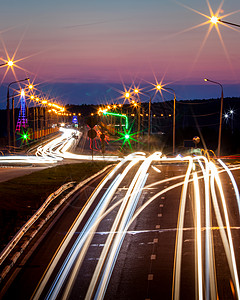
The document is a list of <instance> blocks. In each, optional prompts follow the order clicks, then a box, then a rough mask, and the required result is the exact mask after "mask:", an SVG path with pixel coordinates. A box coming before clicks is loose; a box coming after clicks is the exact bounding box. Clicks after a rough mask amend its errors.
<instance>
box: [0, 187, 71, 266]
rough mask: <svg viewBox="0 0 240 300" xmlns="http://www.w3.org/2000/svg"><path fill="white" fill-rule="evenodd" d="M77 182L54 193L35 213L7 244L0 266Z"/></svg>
mask: <svg viewBox="0 0 240 300" xmlns="http://www.w3.org/2000/svg"><path fill="white" fill-rule="evenodd" d="M74 183H75V182H68V183H66V184H64V185H62V186H61V187H60V188H59V189H58V190H57V191H55V192H54V193H52V194H51V195H50V196H48V198H47V199H46V201H45V202H44V203H43V205H42V206H41V207H40V208H39V209H38V210H37V211H36V212H35V214H34V215H33V216H32V217H31V218H30V219H29V220H28V221H27V223H25V225H24V226H23V227H22V228H21V229H20V230H19V231H18V232H17V233H16V235H15V236H14V237H13V238H12V240H11V241H10V242H9V243H8V244H7V246H6V247H5V248H4V249H3V251H2V252H1V253H0V265H1V264H2V263H3V262H4V260H5V259H6V257H7V256H8V255H9V253H10V252H11V251H12V249H13V248H14V247H15V246H16V245H17V243H18V242H19V240H20V239H21V238H22V236H23V235H24V234H25V233H26V231H27V230H28V229H29V228H30V227H31V226H32V225H33V224H34V223H35V222H36V221H37V219H38V218H39V217H40V216H41V215H42V214H43V212H44V211H45V209H46V208H47V207H48V206H49V204H50V203H51V202H52V201H53V200H54V199H55V198H57V197H58V196H59V195H60V194H61V193H62V192H64V191H65V190H67V189H69V188H70V187H72V186H73V185H74Z"/></svg>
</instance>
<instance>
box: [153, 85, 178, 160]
mask: <svg viewBox="0 0 240 300" xmlns="http://www.w3.org/2000/svg"><path fill="white" fill-rule="evenodd" d="M156 89H157V90H159V91H160V90H161V89H164V90H168V91H171V92H173V95H174V99H173V154H174V153H175V132H176V130H175V128H176V93H175V91H174V89H172V88H167V87H165V86H164V88H163V87H162V86H161V85H160V84H158V85H157V86H156Z"/></svg>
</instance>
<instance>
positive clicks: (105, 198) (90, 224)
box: [33, 153, 143, 299]
mask: <svg viewBox="0 0 240 300" xmlns="http://www.w3.org/2000/svg"><path fill="white" fill-rule="evenodd" d="M134 158H135V160H133V159H134ZM141 159H143V157H142V155H141V153H137V154H136V155H135V154H130V155H129V156H127V157H126V158H125V159H123V160H122V161H121V162H120V163H118V165H117V166H116V167H115V168H114V169H113V170H112V171H111V172H110V173H109V174H108V175H107V176H106V178H105V179H104V180H103V181H102V182H101V183H100V185H99V186H98V187H97V188H96V189H95V191H94V193H93V194H92V195H91V197H90V198H89V200H88V202H87V203H86V205H85V206H84V207H83V209H82V210H81V211H80V213H79V215H78V216H77V218H76V220H75V222H74V224H73V226H72V227H71V229H70V230H69V232H68V234H67V235H66V237H65V239H64V241H63V243H62V245H61V246H60V247H59V249H58V250H57V252H56V253H55V255H54V258H53V260H52V261H51V263H50V264H49V267H48V268H47V271H46V272H45V274H44V276H43V278H42V280H41V282H40V284H39V286H38V287H37V289H36V292H35V295H34V298H33V299H39V297H40V295H41V293H42V291H43V289H44V287H45V285H46V283H47V281H48V280H49V278H50V276H51V274H52V272H53V270H54V269H55V267H56V265H57V263H58V261H59V259H60V258H61V256H62V254H63V252H64V251H65V249H66V247H67V245H68V243H69V241H70V240H71V238H72V237H73V235H74V233H75V232H76V230H77V228H78V226H79V224H80V223H81V222H82V220H83V218H84V216H85V215H86V213H87V212H88V211H89V209H90V208H91V206H92V204H93V202H94V201H95V199H96V197H97V196H98V194H99V193H100V191H101V190H102V188H103V187H104V186H105V185H106V183H107V182H108V181H109V180H110V179H111V178H112V177H113V176H114V175H115V174H116V172H118V170H119V169H120V168H121V167H122V166H123V165H124V164H125V163H126V162H128V161H130V164H129V165H128V167H127V168H125V170H124V172H123V173H122V174H121V175H120V176H119V177H117V179H115V180H116V181H115V182H116V184H115V182H114V183H113V184H112V185H111V188H113V187H114V188H113V189H112V191H111V188H110V189H108V190H107V191H106V192H105V194H104V196H103V198H102V199H101V204H102V206H101V204H100V205H98V208H96V209H95V210H94V212H93V215H92V217H91V221H89V222H88V223H87V224H86V226H85V229H84V230H83V231H82V234H81V236H79V237H78V239H77V241H76V242H75V244H74V247H73V248H72V250H71V255H69V256H68V257H67V259H66V260H65V263H64V267H62V268H61V270H60V272H59V274H58V278H56V279H55V282H54V284H53V286H52V289H51V291H50V292H49V296H48V298H49V299H54V296H55V295H57V294H58V292H59V290H60V289H61V286H62V282H63V278H64V277H65V276H67V272H66V271H65V272H64V268H65V266H66V265H67V264H69V266H70V265H72V264H73V263H74V260H75V258H76V257H77V256H78V254H79V253H78V251H77V250H76V248H77V247H78V250H79V251H80V250H81V248H82V247H83V246H84V244H83V240H86V243H89V242H90V241H91V240H90V238H91V237H92V232H91V230H93V228H95V226H96V227H97V225H98V223H99V222H100V220H101V214H103V213H104V209H105V208H106V206H107V204H108V202H109V201H110V200H111V198H112V195H113V192H114V191H115V190H116V189H117V187H118V185H119V184H120V182H121V181H122V180H123V179H124V177H125V176H126V174H127V173H128V171H129V170H130V169H131V168H132V166H133V165H134V164H136V163H137V162H138V161H139V160H141ZM131 160H132V161H131ZM99 208H100V209H101V210H100V211H98V209H99ZM83 232H84V233H85V234H83ZM89 233H91V235H90V238H89V237H88V234H89ZM87 237H88V239H87ZM84 253H85V248H84V251H82V257H81V258H79V259H80V263H81V261H82V259H83V258H84V255H85V254H84ZM70 258H71V260H70Z"/></svg>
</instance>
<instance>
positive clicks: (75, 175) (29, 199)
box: [0, 162, 108, 251]
mask: <svg viewBox="0 0 240 300" xmlns="http://www.w3.org/2000/svg"><path fill="white" fill-rule="evenodd" d="M106 165H108V163H105V162H94V163H92V162H89V163H78V164H66V165H60V166H56V167H52V168H48V169H44V170H41V171H38V172H34V173H31V174H29V175H25V176H22V177H18V178H14V179H11V180H9V181H6V182H2V183H0V195H1V197H0V251H1V250H2V249H3V247H4V246H5V245H6V244H7V243H8V241H9V240H10V239H11V237H12V236H13V235H14V234H15V233H16V232H17V230H18V229H19V228H20V227H21V226H22V225H23V224H24V223H25V222H26V221H27V220H28V219H29V217H30V216H31V215H32V214H33V213H34V212H35V211H36V210H37V209H38V208H39V207H40V206H41V204H42V203H43V202H44V201H45V200H46V198H47V197H48V196H49V195H50V194H51V193H53V192H54V191H56V190H57V189H58V188H59V187H60V186H61V185H63V184H64V183H67V182H69V181H76V182H77V183H79V182H81V181H83V180H84V179H86V178H88V177H90V176H92V175H93V174H95V173H97V172H98V171H100V170H101V169H103V168H104V167H105V166H106Z"/></svg>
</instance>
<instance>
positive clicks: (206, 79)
mask: <svg viewBox="0 0 240 300" xmlns="http://www.w3.org/2000/svg"><path fill="white" fill-rule="evenodd" d="M204 81H209V82H212V83H214V84H218V85H219V86H220V87H221V108H220V121H219V133H218V156H220V153H221V151H220V150H221V134H222V111H223V86H222V85H221V83H219V82H217V81H213V80H210V79H208V78H205V79H204Z"/></svg>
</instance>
